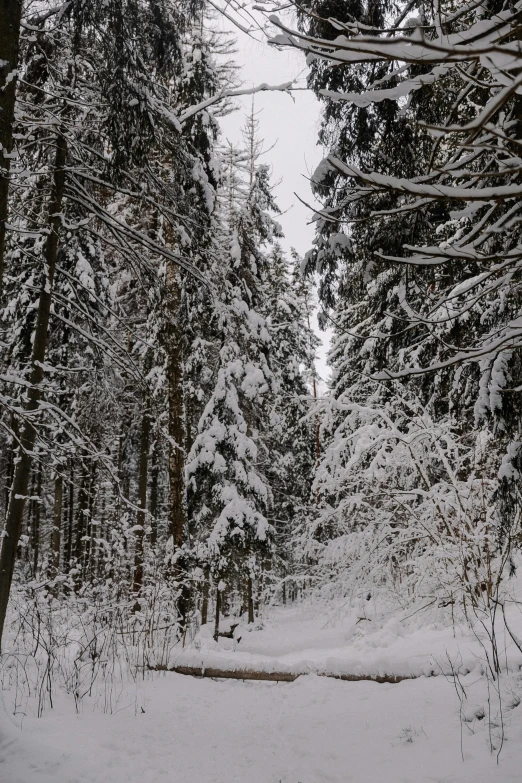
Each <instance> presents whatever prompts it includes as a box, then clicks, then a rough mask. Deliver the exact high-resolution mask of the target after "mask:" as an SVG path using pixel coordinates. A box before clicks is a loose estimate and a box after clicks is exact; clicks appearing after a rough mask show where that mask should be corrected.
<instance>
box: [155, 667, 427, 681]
mask: <svg viewBox="0 0 522 783" xmlns="http://www.w3.org/2000/svg"><path fill="white" fill-rule="evenodd" d="M149 669H150V670H151V671H164V672H165V671H169V672H175V673H176V674H186V675H189V676H190V677H212V678H214V677H216V678H218V679H223V680H266V681H268V682H294V680H297V678H298V677H303V676H305V675H307V674H310V673H311V672H299V673H297V674H296V673H294V672H266V671H254V670H252V669H217V668H215V667H211V666H210V667H208V668H205V667H204V666H171V667H168V666H149ZM313 674H317V675H318V676H319V677H333V678H334V679H336V680H346V681H348V682H361V681H369V682H378V683H390V684H396V683H398V682H402V681H403V680H416V679H418V677H419V676H420V675H416V674H399V675H394V674H383V675H381V674H330V673H328V672H313Z"/></svg>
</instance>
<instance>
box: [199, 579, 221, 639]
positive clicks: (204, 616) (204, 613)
mask: <svg viewBox="0 0 522 783" xmlns="http://www.w3.org/2000/svg"><path fill="white" fill-rule="evenodd" d="M203 579H204V580H205V581H204V582H203V592H202V600H201V625H206V624H207V621H208V597H209V593H210V568H209V567H208V566H207V567H206V568H205V571H204V575H203ZM218 631H219V629H218Z"/></svg>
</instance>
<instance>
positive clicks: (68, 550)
mask: <svg viewBox="0 0 522 783" xmlns="http://www.w3.org/2000/svg"><path fill="white" fill-rule="evenodd" d="M73 532H74V461H73V460H72V459H71V467H70V473H69V499H68V501H67V542H66V545H65V551H64V560H65V567H66V568H67V569H69V568H70V567H71V559H72V556H73Z"/></svg>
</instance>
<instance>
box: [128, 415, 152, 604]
mask: <svg viewBox="0 0 522 783" xmlns="http://www.w3.org/2000/svg"><path fill="white" fill-rule="evenodd" d="M149 441H150V408H149V406H148V405H147V404H145V409H144V411H143V416H142V419H141V434H140V463H139V478H138V506H139V511H138V513H137V515H136V524H137V527H138V529H137V530H136V532H135V534H134V579H133V584H132V592H133V593H134V595H135V596H136V599H138V597H139V594H140V592H141V588H142V586H143V540H144V536H145V521H146V518H147V481H148V477H149ZM134 608H135V609H136V611H138V610H139V608H140V605H139V601H138V600H136V604H135V606H134Z"/></svg>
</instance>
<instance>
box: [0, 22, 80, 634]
mask: <svg viewBox="0 0 522 783" xmlns="http://www.w3.org/2000/svg"><path fill="white" fill-rule="evenodd" d="M2 24H3V22H2ZM66 158H67V141H66V139H65V136H64V135H63V133H61V134H60V135H59V136H58V138H57V141H56V157H55V165H54V173H53V186H52V191H51V200H50V204H49V217H48V229H49V233H48V234H47V238H46V241H45V245H44V252H43V256H44V262H45V275H44V283H43V286H42V288H41V291H40V300H39V303H38V314H37V317H36V328H35V333H34V342H33V350H32V356H31V375H30V383H31V385H30V387H29V390H28V392H27V396H26V399H25V402H24V408H25V414H26V419H25V423H24V425H23V429H22V434H21V438H20V442H21V447H20V449H19V453H18V461H17V463H16V467H15V470H14V476H13V483H12V486H11V495H10V498H9V506H8V509H7V515H6V521H5V527H4V536H3V538H2V548H1V550H0V645H1V643H2V633H3V629H4V623H5V616H6V612H7V603H8V601H9V593H10V591H11V583H12V580H13V571H14V565H15V558H16V549H17V546H18V541H19V539H20V533H21V530H22V521H23V515H24V508H25V502H26V498H27V488H28V486H29V476H30V473H31V467H32V462H33V450H34V445H35V440H36V430H35V427H34V425H33V423H32V421H31V419H32V418H34V416H35V415H36V412H37V409H38V407H39V403H40V398H41V394H42V391H41V383H42V380H43V378H44V369H43V367H44V364H43V363H44V361H45V354H46V350H47V341H48V334H47V332H48V328H49V317H50V312H51V298H52V290H53V284H54V273H55V269H56V258H57V253H58V235H59V232H60V226H61V211H62V201H63V194H64V190H65V163H66ZM0 649H1V647H0Z"/></svg>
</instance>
